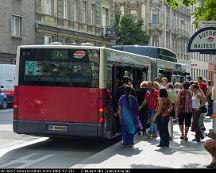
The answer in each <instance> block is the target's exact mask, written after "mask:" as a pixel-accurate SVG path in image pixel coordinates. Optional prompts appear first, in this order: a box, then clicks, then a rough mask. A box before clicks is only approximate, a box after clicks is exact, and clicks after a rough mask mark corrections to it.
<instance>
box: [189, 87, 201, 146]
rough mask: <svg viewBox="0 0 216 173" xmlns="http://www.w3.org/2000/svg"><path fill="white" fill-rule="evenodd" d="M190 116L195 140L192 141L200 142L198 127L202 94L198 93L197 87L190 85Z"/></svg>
mask: <svg viewBox="0 0 216 173" xmlns="http://www.w3.org/2000/svg"><path fill="white" fill-rule="evenodd" d="M191 89H192V92H193V96H192V116H193V126H194V130H195V139H193V141H196V142H200V139H203V138H204V137H203V134H202V132H201V130H200V126H199V118H200V115H201V113H202V111H201V107H202V106H201V102H202V100H203V96H202V93H201V92H200V89H199V86H198V85H196V84H192V88H191Z"/></svg>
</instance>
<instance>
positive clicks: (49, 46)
mask: <svg viewBox="0 0 216 173" xmlns="http://www.w3.org/2000/svg"><path fill="white" fill-rule="evenodd" d="M18 48H29V49H30V48H44V49H45V48H63V49H69V48H75V49H76V48H77V49H78V48H79V49H80V48H82V49H101V48H105V47H98V46H79V45H61V44H45V45H44V44H43V45H21V46H18Z"/></svg>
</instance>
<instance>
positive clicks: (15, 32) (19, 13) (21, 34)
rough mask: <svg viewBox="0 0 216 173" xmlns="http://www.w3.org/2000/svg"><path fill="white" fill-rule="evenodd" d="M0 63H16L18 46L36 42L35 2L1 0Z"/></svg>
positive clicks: (27, 0)
mask: <svg viewBox="0 0 216 173" xmlns="http://www.w3.org/2000/svg"><path fill="white" fill-rule="evenodd" d="M0 16H1V17H0V38H1V39H0V63H9V64H14V63H15V59H16V50H17V46H19V45H21V44H35V2H34V1H32V0H31V1H29V0H0Z"/></svg>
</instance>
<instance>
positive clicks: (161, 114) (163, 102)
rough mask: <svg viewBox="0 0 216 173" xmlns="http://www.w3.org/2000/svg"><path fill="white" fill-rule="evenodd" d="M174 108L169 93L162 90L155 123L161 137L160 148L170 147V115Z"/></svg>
mask: <svg viewBox="0 0 216 173" xmlns="http://www.w3.org/2000/svg"><path fill="white" fill-rule="evenodd" d="M172 109H173V106H172V104H171V102H170V101H169V99H168V93H167V90H166V89H165V88H162V89H160V91H159V99H158V107H157V111H156V114H155V116H154V118H153V121H156V123H157V128H158V131H159V135H160V144H159V145H157V146H158V147H169V132H168V122H169V114H170V112H171V111H172Z"/></svg>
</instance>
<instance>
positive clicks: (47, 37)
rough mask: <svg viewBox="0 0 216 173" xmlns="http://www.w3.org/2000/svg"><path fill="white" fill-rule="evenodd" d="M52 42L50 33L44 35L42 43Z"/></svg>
mask: <svg viewBox="0 0 216 173" xmlns="http://www.w3.org/2000/svg"><path fill="white" fill-rule="evenodd" d="M52 42H53V37H52V36H50V35H44V44H50V43H52Z"/></svg>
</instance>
